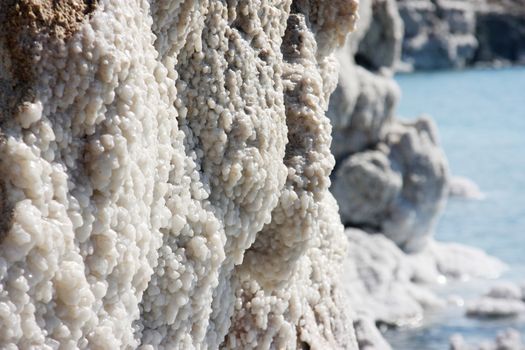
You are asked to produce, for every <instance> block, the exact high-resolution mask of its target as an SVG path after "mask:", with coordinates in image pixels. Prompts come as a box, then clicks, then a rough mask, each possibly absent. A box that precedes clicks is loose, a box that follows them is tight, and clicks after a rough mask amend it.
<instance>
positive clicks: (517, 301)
mask: <svg viewBox="0 0 525 350" xmlns="http://www.w3.org/2000/svg"><path fill="white" fill-rule="evenodd" d="M522 299H523V295H522V291H521V288H520V287H519V286H518V285H516V284H514V283H510V282H507V283H499V284H498V285H496V286H493V287H492V288H491V289H490V290H489V291H488V292H487V293H485V295H483V296H482V297H481V298H479V299H476V300H473V301H471V302H469V303H467V308H466V312H467V315H468V316H471V317H510V316H516V315H519V314H521V313H524V312H525V302H523V300H522Z"/></svg>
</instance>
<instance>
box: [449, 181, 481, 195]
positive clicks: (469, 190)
mask: <svg viewBox="0 0 525 350" xmlns="http://www.w3.org/2000/svg"><path fill="white" fill-rule="evenodd" d="M448 195H449V196H450V197H458V198H465V199H477V200H480V199H483V198H485V194H484V193H483V192H481V190H480V188H479V187H478V185H477V184H476V183H475V182H474V181H472V180H470V179H468V178H466V177H463V176H451V177H450V179H449V184H448Z"/></svg>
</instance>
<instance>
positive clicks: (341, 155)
mask: <svg viewBox="0 0 525 350" xmlns="http://www.w3.org/2000/svg"><path fill="white" fill-rule="evenodd" d="M362 11H364V18H365V19H367V20H366V21H365V26H366V30H365V31H364V33H363V29H361V32H360V33H359V36H357V37H356V38H351V37H350V38H349V42H348V43H347V45H346V46H345V47H344V48H343V49H342V50H340V51H339V52H338V56H337V57H338V59H339V62H340V65H341V67H342V68H341V71H340V74H339V85H338V87H337V89H336V90H335V92H334V94H333V95H332V97H331V99H330V106H329V111H328V116H329V117H330V119H331V120H332V125H333V129H334V131H333V135H334V140H333V143H332V152H333V153H334V156H335V158H336V160H337V166H336V169H335V171H334V173H333V174H332V192H333V193H334V196H335V197H336V199H337V201H338V202H339V205H340V213H341V217H342V220H343V223H344V224H345V225H347V226H357V227H364V228H369V229H372V230H375V231H377V232H382V233H383V234H385V235H386V236H388V237H389V238H391V239H392V240H394V241H395V242H396V243H397V244H398V245H399V246H401V247H403V249H405V250H407V251H417V250H420V249H422V248H423V247H424V245H425V242H426V241H427V239H428V236H429V235H430V234H431V233H432V229H433V226H434V224H435V220H436V218H437V214H438V213H439V212H440V210H441V208H442V206H443V203H444V200H445V199H446V191H447V190H446V184H447V178H448V169H447V164H446V160H445V157H444V155H443V153H442V151H441V149H440V148H439V144H438V142H437V132H436V130H435V129H436V128H435V126H434V124H433V122H432V121H431V120H430V119H429V118H421V119H418V120H416V121H415V122H401V121H399V120H397V119H395V116H394V113H395V106H396V103H397V101H398V100H399V97H400V93H399V87H398V86H397V85H396V83H395V82H394V81H393V79H392V78H391V76H390V74H389V71H390V70H391V69H393V67H394V65H395V64H396V62H397V60H398V58H399V54H400V52H399V50H398V48H399V45H400V43H401V37H400V36H399V35H397V34H396V31H397V30H399V26H400V24H399V16H398V14H397V11H396V5H395V4H393V3H389V2H388V1H387V2H382V1H376V2H365V4H364V7H363V8H362ZM370 16H371V18H372V19H369V17H370ZM378 33H382V34H381V35H379V34H378ZM366 38H369V39H368V40H370V42H374V43H375V44H374V45H373V46H374V47H375V46H380V45H379V44H378V42H380V41H381V40H384V43H383V44H384V46H383V47H385V48H388V51H389V53H390V54H391V55H392V56H391V57H390V56H389V57H390V58H388V59H386V58H385V57H386V56H385V55H383V53H381V52H380V51H374V50H372V49H370V50H368V49H367V47H368V46H367V45H368V44H366V45H365V44H363V45H362V42H363V41H365V40H367V39H366ZM355 40H361V41H360V42H359V44H355V42H354V41H355ZM385 50H386V49H385ZM354 55H355V57H356V60H357V63H361V64H365V67H366V66H368V68H369V69H372V70H373V72H372V71H369V70H367V69H365V67H362V66H359V65H358V64H356V62H355V60H354ZM375 55H377V60H375V59H374V57H376V56H375ZM359 57H361V58H360V59H359ZM363 57H368V58H366V60H367V61H369V64H366V63H363V62H364V61H363V60H365V58H363Z"/></svg>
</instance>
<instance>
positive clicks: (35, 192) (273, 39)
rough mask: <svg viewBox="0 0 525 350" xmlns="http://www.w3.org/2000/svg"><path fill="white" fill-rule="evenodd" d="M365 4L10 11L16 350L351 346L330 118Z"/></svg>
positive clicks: (1, 45) (2, 103) (8, 137)
mask: <svg viewBox="0 0 525 350" xmlns="http://www.w3.org/2000/svg"><path fill="white" fill-rule="evenodd" d="M356 6H357V4H356V1H353V0H350V1H348V0H345V1H343V0H337V1H317V0H305V1H302V0H297V1H291V0H283V1H266V0H263V1H251V0H239V1H228V2H219V1H208V0H205V1H192V0H187V1H167V0H157V1H142V0H139V1H118V0H111V1H109V0H108V1H97V2H96V1H68V2H61V3H60V5H57V4H56V3H55V2H51V1H33V0H27V1H17V2H14V1H3V2H1V3H0V27H1V29H2V31H1V34H0V74H1V78H0V113H1V114H0V195H1V198H0V214H1V218H0V230H1V232H0V280H1V283H0V348H3V349H4V348H5V349H13V348H17V347H18V348H21V349H26V348H45V349H52V348H57V347H58V346H59V345H60V346H62V347H64V348H109V349H114V348H135V347H138V346H142V347H143V348H144V349H152V348H155V349H157V348H158V349H163V348H181V349H191V348H218V347H220V346H222V347H224V348H250V347H255V346H257V347H258V348H270V347H274V348H283V347H284V348H296V347H299V348H303V347H312V348H316V347H317V348H350V349H352V348H355V347H356V346H357V345H356V343H355V339H354V337H353V331H352V329H351V321H350V320H348V319H347V315H346V311H347V310H348V308H347V307H345V306H344V303H342V301H341V300H340V296H339V292H338V283H337V279H338V273H339V268H338V264H340V261H341V259H342V258H343V256H344V255H345V253H344V251H345V247H346V244H345V243H346V240H345V238H344V236H343V227H342V225H341V224H340V221H339V218H338V216H337V205H336V203H335V201H334V199H333V198H332V197H331V195H330V193H329V192H328V184H329V179H328V174H329V173H330V171H331V168H332V167H333V164H334V161H333V157H332V156H331V154H330V149H329V147H330V140H331V138H330V124H329V122H328V119H327V118H326V117H325V115H324V110H325V109H326V108H327V104H328V98H329V95H330V93H331V91H332V90H333V89H334V88H335V85H336V81H337V80H336V79H337V76H336V64H335V59H334V58H333V57H332V56H331V53H332V51H333V49H334V48H335V46H337V45H338V44H340V43H342V41H343V40H344V37H345V35H346V33H347V31H348V30H349V29H351V28H352V26H353V23H354V21H355V18H356V16H355V12H356ZM254 242H255V243H254ZM248 249H250V252H249V253H248V254H246V251H247V250H248ZM245 255H246V256H245Z"/></svg>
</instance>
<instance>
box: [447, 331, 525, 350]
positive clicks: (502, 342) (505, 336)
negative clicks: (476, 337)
mask: <svg viewBox="0 0 525 350" xmlns="http://www.w3.org/2000/svg"><path fill="white" fill-rule="evenodd" d="M524 349H525V344H524V343H523V342H522V340H521V335H520V333H519V332H518V331H517V330H515V329H507V330H505V331H502V332H499V333H498V335H497V336H496V339H495V340H494V341H493V342H484V343H481V344H479V345H473V344H468V343H467V342H466V341H465V339H464V338H463V337H462V336H461V335H459V334H456V335H454V336H452V337H451V338H450V350H524Z"/></svg>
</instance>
